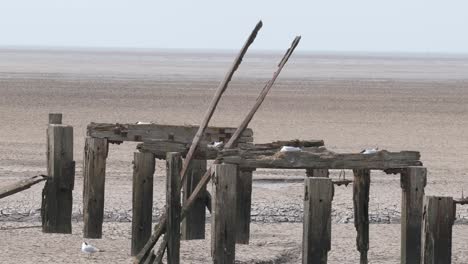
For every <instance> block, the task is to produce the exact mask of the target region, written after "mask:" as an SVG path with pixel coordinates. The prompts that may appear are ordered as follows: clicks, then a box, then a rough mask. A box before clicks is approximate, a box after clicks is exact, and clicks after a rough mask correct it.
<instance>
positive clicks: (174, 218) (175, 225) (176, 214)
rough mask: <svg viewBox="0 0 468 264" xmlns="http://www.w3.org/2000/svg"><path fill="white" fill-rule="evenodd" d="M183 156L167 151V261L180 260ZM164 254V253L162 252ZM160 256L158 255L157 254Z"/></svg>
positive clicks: (175, 263) (172, 262)
mask: <svg viewBox="0 0 468 264" xmlns="http://www.w3.org/2000/svg"><path fill="white" fill-rule="evenodd" d="M181 168H182V157H181V155H180V153H177V152H170V153H167V158H166V171H167V177H166V211H167V213H166V215H167V218H166V226H167V231H166V237H167V263H168V264H178V263H179V262H180V253H179V252H180V221H181V217H180V210H181V205H180V171H181ZM162 254H164V253H162ZM156 258H158V256H156Z"/></svg>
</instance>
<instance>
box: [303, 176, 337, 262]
mask: <svg viewBox="0 0 468 264" xmlns="http://www.w3.org/2000/svg"><path fill="white" fill-rule="evenodd" d="M333 193H334V188H333V183H332V180H331V179H329V178H319V177H313V178H307V179H305V181H304V222H303V226H304V228H303V236H302V263H303V264H309V263H320V264H325V263H327V255H328V251H330V249H331V211H332V200H333Z"/></svg>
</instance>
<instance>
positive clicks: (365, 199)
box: [353, 169, 370, 264]
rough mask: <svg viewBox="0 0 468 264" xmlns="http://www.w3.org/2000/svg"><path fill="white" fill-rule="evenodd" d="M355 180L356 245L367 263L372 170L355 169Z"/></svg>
mask: <svg viewBox="0 0 468 264" xmlns="http://www.w3.org/2000/svg"><path fill="white" fill-rule="evenodd" d="M353 173H354V181H353V206H354V227H355V228H356V232H357V237H356V247H357V250H358V251H359V253H360V263H361V264H367V252H368V251H369V188H370V170H366V169H360V170H359V169H355V170H353Z"/></svg>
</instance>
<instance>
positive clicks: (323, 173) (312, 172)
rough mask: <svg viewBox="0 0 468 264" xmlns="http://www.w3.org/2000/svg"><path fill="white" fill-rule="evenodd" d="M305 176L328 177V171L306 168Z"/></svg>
mask: <svg viewBox="0 0 468 264" xmlns="http://www.w3.org/2000/svg"><path fill="white" fill-rule="evenodd" d="M306 175H307V177H322V178H328V177H329V176H330V173H329V172H328V170H327V169H306Z"/></svg>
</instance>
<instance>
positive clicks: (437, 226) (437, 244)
mask: <svg viewBox="0 0 468 264" xmlns="http://www.w3.org/2000/svg"><path fill="white" fill-rule="evenodd" d="M455 208H456V205H455V203H454V202H453V198H452V197H438V196H426V197H425V199H424V208H423V218H424V220H423V228H422V230H423V234H422V245H421V247H422V250H423V253H422V262H421V263H424V264H438V263H444V264H450V263H452V226H453V223H454V221H455V210H456V209H455Z"/></svg>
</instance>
